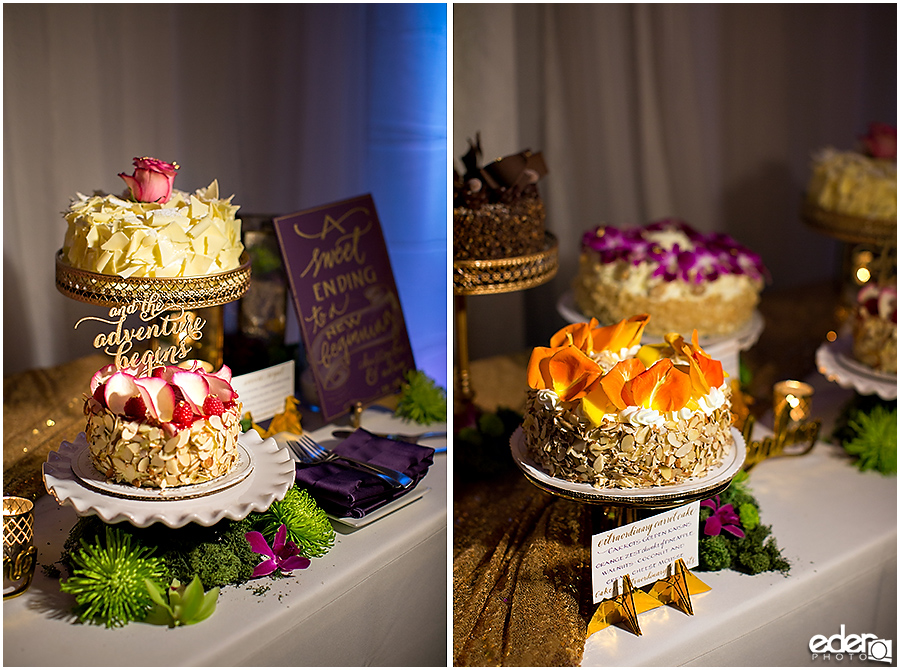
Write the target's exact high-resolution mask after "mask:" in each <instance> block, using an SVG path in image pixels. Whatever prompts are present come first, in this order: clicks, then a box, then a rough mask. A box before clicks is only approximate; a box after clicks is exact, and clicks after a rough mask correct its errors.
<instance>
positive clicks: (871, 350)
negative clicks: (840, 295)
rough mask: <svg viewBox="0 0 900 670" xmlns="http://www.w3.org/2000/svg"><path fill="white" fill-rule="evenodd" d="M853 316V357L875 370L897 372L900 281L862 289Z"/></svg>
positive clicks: (872, 285) (867, 286)
mask: <svg viewBox="0 0 900 670" xmlns="http://www.w3.org/2000/svg"><path fill="white" fill-rule="evenodd" d="M856 300H857V307H856V314H855V315H854V319H853V349H852V351H853V357H854V358H855V359H856V360H858V361H859V362H860V363H863V364H865V365H868V366H869V367H870V368H872V369H873V370H877V371H878V372H886V373H894V374H896V373H897V284H896V281H895V282H894V283H893V284H891V285H885V286H877V285H875V284H869V285H866V286H864V287H863V288H862V289H860V291H859V294H858V296H857V299H856Z"/></svg>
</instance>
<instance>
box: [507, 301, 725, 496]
mask: <svg viewBox="0 0 900 670" xmlns="http://www.w3.org/2000/svg"><path fill="white" fill-rule="evenodd" d="M649 319H650V317H649V316H648V315H646V314H640V315H637V316H634V317H630V318H628V319H623V320H622V321H620V322H618V323H616V324H614V325H612V326H605V327H601V326H599V324H598V322H597V320H596V319H591V321H590V322H588V323H578V324H572V325H570V326H566V327H565V328H563V329H561V330H560V331H558V332H557V333H556V334H555V335H554V336H553V337H552V338H551V340H550V346H549V347H537V348H535V350H534V352H533V353H532V355H531V358H530V360H529V362H528V386H529V390H528V397H527V401H526V407H525V414H524V419H523V423H522V430H523V434H524V440H525V448H526V451H527V453H528V454H529V456H530V457H531V458H532V459H533V460H534V461H535V462H536V463H537V464H538V465H539V466H540V467H541V468H542V469H543V470H544V471H546V472H547V473H548V474H549V475H550V476H552V477H558V478H561V479H565V480H567V481H572V482H582V483H588V484H592V485H593V486H595V487H597V488H644V487H651V486H668V485H673V484H681V483H683V482H685V481H687V480H688V479H691V478H692V477H702V476H705V475H706V474H708V473H709V472H710V471H711V470H712V468H714V467H716V466H718V465H720V464H721V463H722V461H723V459H724V457H725V455H726V454H727V453H729V450H730V449H731V448H733V447H732V445H733V439H732V435H731V424H732V414H731V409H730V396H731V390H730V387H729V386H728V384H726V383H725V376H726V375H725V374H724V372H723V371H722V365H721V363H720V362H719V361H716V360H713V359H712V358H710V357H709V356H708V355H707V354H706V352H704V351H703V349H702V348H701V347H700V345H699V344H698V342H697V331H696V330H695V331H694V333H693V338H692V342H691V343H690V344H689V343H687V342H685V340H684V338H683V337H682V336H681V335H679V334H677V333H669V334H668V335H666V337H665V341H664V342H660V343H656V344H646V345H641V338H642V335H643V332H644V330H645V327H646V325H647V323H648V321H649Z"/></svg>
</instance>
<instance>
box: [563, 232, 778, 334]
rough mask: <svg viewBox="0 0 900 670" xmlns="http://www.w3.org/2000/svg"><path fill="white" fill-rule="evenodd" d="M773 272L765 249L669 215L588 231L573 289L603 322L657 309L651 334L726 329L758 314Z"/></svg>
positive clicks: (580, 304)
mask: <svg viewBox="0 0 900 670" xmlns="http://www.w3.org/2000/svg"><path fill="white" fill-rule="evenodd" d="M767 276H768V270H766V268H765V266H764V265H763V263H762V261H761V259H760V258H759V256H758V255H757V254H755V253H753V252H752V251H750V250H749V249H747V248H746V247H744V246H742V245H740V244H739V243H738V242H736V241H735V240H734V239H732V238H731V237H729V236H728V235H724V234H722V233H700V232H697V231H696V230H694V229H693V228H691V227H690V226H688V225H687V224H685V223H684V222H682V221H679V220H677V219H665V220H662V221H658V222H655V223H652V224H650V225H648V226H645V227H642V228H630V229H619V228H615V227H613V226H600V227H599V228H596V229H594V230H590V231H587V232H586V233H585V234H584V236H583V237H582V241H581V257H580V264H579V269H578V273H577V275H576V277H575V280H574V282H573V285H572V288H573V294H574V298H575V305H576V307H577V308H578V311H579V312H580V313H581V314H583V315H584V316H585V317H587V318H596V319H598V320H599V321H600V322H601V323H607V324H609V323H616V322H618V321H621V320H622V319H626V318H628V317H629V316H630V315H632V314H650V315H651V316H652V317H653V320H652V323H651V324H650V325H649V326H648V330H647V333H648V334H652V335H656V336H662V335H665V334H666V333H670V332H690V331H691V330H692V329H694V328H696V329H697V330H698V331H699V332H700V333H701V334H702V335H703V336H704V337H706V336H713V335H723V336H727V335H731V334H734V333H736V332H738V331H739V330H741V328H743V327H744V326H745V325H746V324H747V323H748V321H749V320H750V319H751V317H752V316H753V311H754V310H755V309H756V305H757V304H758V303H759V294H760V291H761V290H762V288H763V286H764V285H765V281H766V278H767Z"/></svg>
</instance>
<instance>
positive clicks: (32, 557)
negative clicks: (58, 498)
mask: <svg viewBox="0 0 900 670" xmlns="http://www.w3.org/2000/svg"><path fill="white" fill-rule="evenodd" d="M36 563H37V551H36V549H35V547H34V503H32V502H31V501H30V500H28V499H27V498H20V497H18V496H3V599H4V600H6V599H7V598H13V597H15V596H17V595H20V594H22V593H24V592H25V590H26V589H27V588H28V587H29V586H30V585H31V580H32V578H33V577H34V568H35V564H36Z"/></svg>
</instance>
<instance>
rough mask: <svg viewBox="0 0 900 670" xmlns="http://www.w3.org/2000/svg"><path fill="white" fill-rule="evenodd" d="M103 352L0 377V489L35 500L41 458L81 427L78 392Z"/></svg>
mask: <svg viewBox="0 0 900 670" xmlns="http://www.w3.org/2000/svg"><path fill="white" fill-rule="evenodd" d="M108 362H109V357H108V356H106V355H105V354H95V355H92V356H87V357H85V358H79V359H76V360H74V361H70V362H69V363H65V364H63V365H59V366H57V367H53V368H42V369H36V370H28V371H26V372H20V373H17V374H13V375H10V376H8V377H5V378H4V379H3V493H4V494H5V495H18V496H22V497H24V498H29V499H30V500H35V499H36V498H38V497H40V496H41V495H43V494H44V493H46V492H47V491H46V489H45V488H44V483H43V480H42V478H41V464H42V463H44V462H45V461H46V460H47V455H48V454H49V453H50V452H51V451H56V450H57V449H59V445H60V444H61V443H62V442H63V441H64V440H67V441H71V440H74V439H75V438H76V437H77V436H78V433H80V432H82V431H83V430H84V421H85V420H84V412H83V410H82V408H83V405H84V398H83V396H84V394H85V393H88V392H89V385H90V381H91V376H92V375H93V374H94V373H95V372H96V371H97V370H99V369H100V368H101V367H102V366H103V365H105V364H107V363H108Z"/></svg>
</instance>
